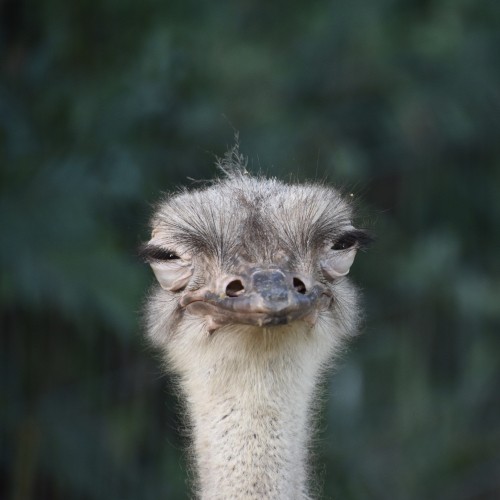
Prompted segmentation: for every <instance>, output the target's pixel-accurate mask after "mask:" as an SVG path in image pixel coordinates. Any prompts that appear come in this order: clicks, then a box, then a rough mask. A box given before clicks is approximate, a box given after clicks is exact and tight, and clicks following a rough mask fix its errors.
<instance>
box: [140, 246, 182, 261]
mask: <svg viewBox="0 0 500 500" xmlns="http://www.w3.org/2000/svg"><path fill="white" fill-rule="evenodd" d="M139 256H140V257H141V258H142V259H143V260H145V261H146V262H149V263H151V262H153V261H158V260H159V261H164V260H167V261H168V260H176V259H180V257H179V256H178V255H177V254H176V253H175V252H173V251H172V250H168V249H166V248H162V247H159V246H155V245H150V244H146V245H142V246H141V247H140V248H139Z"/></svg>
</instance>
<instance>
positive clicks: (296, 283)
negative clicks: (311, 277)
mask: <svg viewBox="0 0 500 500" xmlns="http://www.w3.org/2000/svg"><path fill="white" fill-rule="evenodd" d="M293 288H295V291H296V292H297V293H301V294H302V295H304V294H305V293H306V292H307V288H306V285H304V282H303V281H302V280H299V278H293Z"/></svg>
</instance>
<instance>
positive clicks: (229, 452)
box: [181, 338, 332, 500]
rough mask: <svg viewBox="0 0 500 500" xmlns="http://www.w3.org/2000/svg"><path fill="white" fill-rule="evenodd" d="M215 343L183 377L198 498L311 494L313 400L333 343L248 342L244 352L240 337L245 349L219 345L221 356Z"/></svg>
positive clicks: (299, 496) (271, 496)
mask: <svg viewBox="0 0 500 500" xmlns="http://www.w3.org/2000/svg"><path fill="white" fill-rule="evenodd" d="M233 340H235V339H234V338H233V339H231V341H233ZM236 340H237V339H236ZM240 340H241V339H240ZM288 340H290V339H288ZM252 341H253V340H252ZM211 347H214V346H211ZM211 347H208V349H206V351H205V352H204V355H203V356H199V357H197V358H198V364H197V367H196V368H197V369H196V370H189V371H185V372H184V375H183V376H182V379H181V380H182V385H183V389H184V392H185V395H186V396H187V409H188V412H189V415H190V423H191V428H192V440H193V442H192V451H193V455H194V461H195V463H196V470H197V477H198V481H197V484H198V490H199V491H198V497H199V498H201V499H203V500H208V499H234V500H238V499H253V498H255V499H259V498H273V499H287V500H294V499H303V498H309V496H308V494H307V483H308V471H307V467H306V463H307V457H308V445H309V435H310V432H309V427H310V420H311V419H310V417H311V403H312V400H313V397H314V393H315V388H316V385H317V380H318V375H319V373H320V372H321V370H322V368H323V367H324V365H325V361H326V360H327V359H328V358H329V357H330V353H331V350H332V349H331V347H332V346H330V348H328V349H326V348H325V349H323V350H321V349H319V350H318V349H317V348H318V346H316V348H315V349H314V350H311V349H302V350H294V349H288V350H274V349H268V350H265V351H264V350H262V351H261V352H253V351H252V350H251V349H247V350H246V351H244V354H243V355H242V354H241V347H242V344H241V343H240V344H239V347H240V352H239V353H238V355H235V356H232V357H231V356H229V355H227V356H221V355H220V353H221V352H226V353H234V352H235V351H233V350H230V349H229V350H225V351H224V350H223V351H221V350H220V349H219V347H215V350H216V352H217V353H218V356H217V357H215V356H211V355H210V351H211ZM225 347H226V348H229V347H230V346H227V345H226V346H225ZM247 347H248V346H247ZM309 347H310V344H309ZM324 347H327V346H324ZM313 351H314V352H313Z"/></svg>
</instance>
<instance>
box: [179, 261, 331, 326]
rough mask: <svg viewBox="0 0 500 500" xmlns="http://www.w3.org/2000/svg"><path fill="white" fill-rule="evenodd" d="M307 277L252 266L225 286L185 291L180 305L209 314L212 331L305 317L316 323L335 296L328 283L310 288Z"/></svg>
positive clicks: (198, 312)
mask: <svg viewBox="0 0 500 500" xmlns="http://www.w3.org/2000/svg"><path fill="white" fill-rule="evenodd" d="M306 281H307V280H303V279H300V278H299V277H298V276H297V274H293V273H289V272H286V271H283V270H281V269H275V268H273V269H261V268H250V269H249V270H248V271H247V272H244V273H242V274H240V275H239V276H232V277H231V278H229V280H228V279H226V280H225V281H224V282H223V283H222V286H214V287H205V288H202V289H199V290H196V291H187V292H185V293H184V295H183V296H182V298H181V300H180V306H181V307H182V308H185V309H186V310H187V311H188V312H189V313H191V314H194V315H197V316H202V317H206V319H207V320H208V324H209V330H211V331H213V330H215V329H217V328H218V327H220V326H223V325H226V324H244V325H255V326H273V325H285V324H288V323H291V322H293V321H297V320H302V321H305V322H307V323H309V324H311V325H314V323H315V321H316V318H317V316H318V312H319V311H320V310H322V309H327V308H328V307H329V305H330V303H331V300H332V296H331V292H330V290H329V289H328V288H327V287H326V286H325V285H323V284H321V283H316V284H314V285H313V286H311V287H310V288H309V287H307V286H306V285H305V283H304V282H306Z"/></svg>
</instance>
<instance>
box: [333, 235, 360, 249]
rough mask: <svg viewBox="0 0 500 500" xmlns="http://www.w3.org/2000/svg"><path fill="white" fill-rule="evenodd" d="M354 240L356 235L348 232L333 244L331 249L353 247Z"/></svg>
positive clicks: (355, 240)
mask: <svg viewBox="0 0 500 500" xmlns="http://www.w3.org/2000/svg"><path fill="white" fill-rule="evenodd" d="M356 242H357V239H356V237H355V236H354V235H353V234H351V233H348V234H345V235H344V236H342V237H341V238H340V239H339V240H337V241H336V242H335V243H334V244H333V246H332V250H347V249H348V248H351V247H353V246H354V245H355V244H356Z"/></svg>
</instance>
